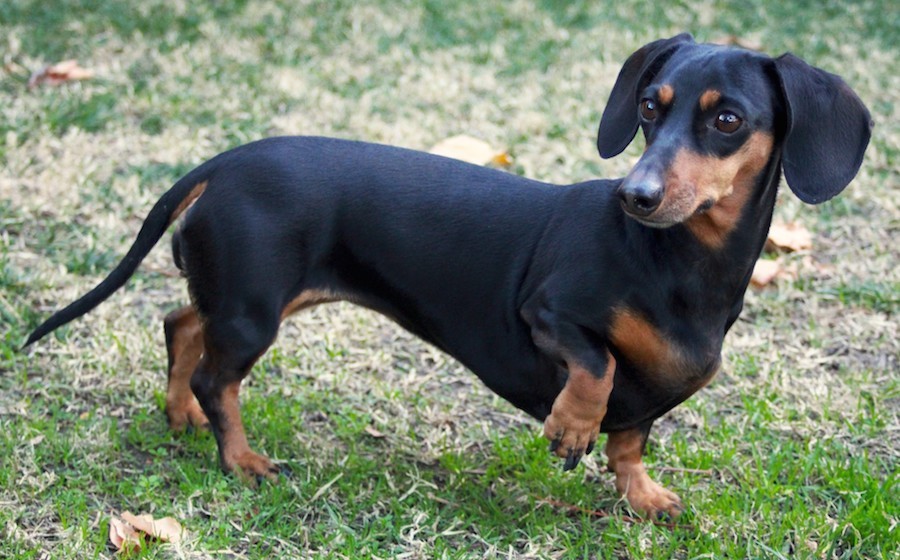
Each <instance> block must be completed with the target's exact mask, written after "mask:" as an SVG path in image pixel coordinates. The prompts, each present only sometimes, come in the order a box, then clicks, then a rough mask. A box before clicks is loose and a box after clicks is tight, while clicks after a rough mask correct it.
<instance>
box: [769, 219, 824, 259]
mask: <svg viewBox="0 0 900 560" xmlns="http://www.w3.org/2000/svg"><path fill="white" fill-rule="evenodd" d="M812 239H813V237H812V233H810V232H809V230H808V229H806V228H805V227H803V226H802V225H801V224H798V223H788V224H779V223H775V224H772V226H771V227H770V228H769V237H768V238H767V239H766V250H767V251H776V250H781V251H787V252H793V251H808V250H810V249H812Z"/></svg>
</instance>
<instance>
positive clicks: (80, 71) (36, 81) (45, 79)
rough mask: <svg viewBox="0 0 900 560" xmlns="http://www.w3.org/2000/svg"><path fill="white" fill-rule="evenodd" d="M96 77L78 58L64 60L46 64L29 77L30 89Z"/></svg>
mask: <svg viewBox="0 0 900 560" xmlns="http://www.w3.org/2000/svg"><path fill="white" fill-rule="evenodd" d="M93 77H94V72H93V70H88V69H86V68H82V67H81V66H79V65H78V61H77V60H63V61H62V62H57V63H56V64H51V65H49V66H44V67H43V68H41V69H40V70H38V71H37V72H35V73H33V74H32V75H31V77H30V78H29V79H28V89H31V88H35V87H37V86H58V85H60V84H64V83H66V82H71V81H73V80H87V79H90V78H93Z"/></svg>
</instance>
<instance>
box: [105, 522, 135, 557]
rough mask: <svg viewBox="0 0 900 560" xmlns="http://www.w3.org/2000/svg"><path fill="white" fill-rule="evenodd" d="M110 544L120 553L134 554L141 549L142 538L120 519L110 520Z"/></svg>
mask: <svg viewBox="0 0 900 560" xmlns="http://www.w3.org/2000/svg"><path fill="white" fill-rule="evenodd" d="M109 542H111V543H112V544H113V546H115V547H116V550H118V551H125V552H134V551H137V550H140V548H141V536H140V535H139V534H138V533H137V531H135V530H134V528H133V527H132V526H131V525H128V524H127V523H125V522H124V521H122V520H121V519H119V518H118V517H113V518H111V519H110V520H109Z"/></svg>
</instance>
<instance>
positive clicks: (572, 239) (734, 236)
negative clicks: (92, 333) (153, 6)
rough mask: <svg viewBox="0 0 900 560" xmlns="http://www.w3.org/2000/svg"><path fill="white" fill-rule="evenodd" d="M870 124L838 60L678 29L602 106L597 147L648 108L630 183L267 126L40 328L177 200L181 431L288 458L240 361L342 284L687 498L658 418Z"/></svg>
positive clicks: (114, 277)
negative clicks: (663, 475)
mask: <svg viewBox="0 0 900 560" xmlns="http://www.w3.org/2000/svg"><path fill="white" fill-rule="evenodd" d="M871 126H872V125H871V120H870V116H869V113H868V111H867V110H866V108H865V107H864V106H863V104H862V103H861V102H860V100H859V99H858V98H857V96H856V95H855V94H854V93H853V92H852V91H851V90H850V88H849V87H848V86H847V85H846V84H845V83H844V82H843V81H842V80H841V79H840V78H839V77H837V76H834V75H832V74H829V73H827V72H824V71H822V70H819V69H817V68H814V67H811V66H809V65H807V64H806V63H805V62H803V61H801V60H800V59H798V58H796V57H794V56H792V55H789V54H788V55H784V56H781V57H779V58H775V59H773V58H769V57H767V56H764V55H761V54H758V53H754V52H749V51H745V50H741V49H736V48H727V47H720V46H713V45H704V44H697V43H694V41H693V40H692V39H691V37H690V36H689V35H680V36H677V37H674V38H671V39H666V40H660V41H656V42H653V43H650V44H648V45H646V46H644V47H643V48H641V49H640V50H638V51H637V52H635V53H634V54H633V55H631V57H629V59H628V60H627V61H626V62H625V66H624V68H623V69H622V71H621V73H620V74H619V77H618V81H617V82H616V84H615V87H614V89H613V91H612V95H611V98H610V101H609V104H608V106H607V108H606V110H605V111H604V113H603V119H602V121H601V123H600V134H599V141H598V147H599V150H600V154H601V155H602V156H603V157H612V156H615V155H617V154H619V153H620V152H621V151H622V150H624V149H625V147H626V146H627V145H628V144H629V143H630V142H631V140H632V138H633V137H634V135H635V133H636V132H637V129H638V127H640V128H641V129H643V133H644V136H645V137H646V140H647V149H646V151H645V152H644V154H643V156H642V157H641V159H640V161H638V163H637V164H636V165H635V167H634V168H633V169H632V170H631V172H630V173H629V174H628V175H627V176H626V177H625V178H624V179H616V180H597V181H588V182H585V183H579V184H575V185H570V186H555V185H548V184H544V183H539V182H536V181H530V180H528V179H523V178H520V177H516V176H513V175H510V174H507V173H503V172H500V171H495V170H491V169H485V168H481V167H476V166H473V165H468V164H465V163H461V162H458V161H454V160H450V159H445V158H441V157H437V156H432V155H428V154H424V153H419V152H414V151H409V150H403V149H398V148H393V147H387V146H381V145H374V144H367V143H360V142H350V141H343V140H334V139H326V138H308V137H285V138H271V139H268V140H262V141H259V142H254V143H252V144H248V145H246V146H242V147H239V148H235V149H233V150H231V151H228V152H225V153H223V154H221V155H219V156H217V157H215V158H213V159H211V160H210V161H208V162H206V163H204V164H203V165H201V166H200V167H198V168H196V169H195V170H193V171H191V172H190V173H188V174H187V176H185V177H184V178H183V179H181V180H180V181H178V182H177V183H176V184H175V186H174V187H172V189H171V190H169V191H168V192H167V193H165V194H164V195H163V196H162V198H160V200H159V201H158V202H157V203H156V205H155V206H154V207H153V209H152V210H151V211H150V214H149V216H148V217H147V219H146V221H145V222H144V225H143V228H142V229H141V232H140V233H139V234H138V236H137V240H136V241H135V242H134V245H133V246H132V247H131V249H130V250H129V251H128V254H127V255H126V256H125V258H124V259H123V260H122V262H121V263H120V264H119V265H118V266H117V267H116V268H115V269H114V270H113V271H112V273H110V275H109V276H108V277H107V278H106V279H105V280H103V281H102V282H101V283H100V284H99V285H98V286H97V287H96V288H94V289H93V290H92V291H91V292H89V293H88V294H87V295H85V296H83V297H82V298H81V299H79V300H77V301H76V302H74V303H72V304H71V305H69V306H68V307H66V308H65V309H63V310H61V311H59V312H57V313H56V314H55V315H53V316H52V317H50V319H48V320H47V321H46V322H45V323H44V324H42V325H41V326H39V327H38V328H37V329H36V330H35V331H34V332H33V333H32V334H31V336H30V337H29V339H28V342H27V344H31V343H32V342H34V341H36V340H38V339H40V338H41V337H42V336H44V335H46V334H47V333H49V332H50V331H52V330H53V329H55V328H57V327H59V326H60V325H63V324H65V323H67V322H69V321H71V320H73V319H75V318H76V317H79V316H80V315H82V314H84V313H87V312H88V311H90V310H91V309H93V308H94V307H95V306H96V305H98V304H99V303H100V302H101V301H103V300H104V299H106V298H107V297H109V296H110V295H111V294H112V293H113V292H114V291H115V290H116V289H118V288H119V287H121V286H122V285H123V284H124V283H125V282H126V281H127V280H128V278H129V277H130V276H131V275H132V274H133V273H134V271H135V269H136V268H137V266H138V264H139V263H140V262H141V260H142V259H143V258H144V257H145V256H146V255H147V253H148V252H149V251H150V249H151V248H152V247H153V246H154V245H155V244H156V243H157V242H158V241H159V239H160V238H161V237H162V236H163V234H164V232H165V231H166V229H167V228H168V227H169V225H170V224H171V223H172V222H173V221H174V220H175V219H176V218H177V217H178V216H179V215H180V214H182V213H184V214H185V218H184V221H183V224H182V225H181V227H180V228H179V229H178V231H177V232H176V234H175V236H174V239H173V250H174V254H175V262H176V264H177V265H178V267H179V268H180V269H181V270H182V271H183V273H184V276H185V277H186V278H187V281H188V287H189V289H190V294H191V299H192V304H191V305H190V306H187V307H184V308H183V309H180V310H178V311H175V312H173V313H171V314H169V316H168V317H166V320H165V334H166V344H167V347H168V352H169V386H168V393H167V398H166V412H167V414H168V417H169V423H170V425H171V427H172V428H174V429H181V428H183V427H185V426H186V425H188V424H190V425H195V426H203V425H206V424H207V423H208V424H209V426H211V427H212V430H213V432H214V434H215V436H216V439H217V441H218V445H219V455H220V459H221V463H222V465H223V467H224V468H225V469H226V470H234V471H237V472H238V473H240V474H242V475H243V476H248V477H253V476H266V477H273V476H274V475H275V473H276V472H277V469H276V467H275V466H274V465H273V464H272V463H271V462H270V461H269V459H267V458H266V457H264V456H262V455H259V454H257V453H255V452H253V451H252V450H251V449H250V446H249V445H248V443H247V438H246V436H245V434H244V428H243V425H242V423H241V415H240V409H239V404H238V393H239V391H240V386H241V380H242V379H243V378H244V377H245V376H246V375H247V374H248V373H249V372H250V368H251V366H252V365H253V364H254V362H255V361H256V360H257V359H258V358H259V357H260V355H262V354H263V353H264V352H265V351H266V349H267V348H268V347H269V345H271V344H272V341H273V340H275V336H276V334H277V332H278V328H279V324H280V323H281V322H282V321H283V320H284V319H285V318H286V317H288V316H289V315H291V314H292V313H295V312H297V311H300V310H301V309H304V308H307V307H311V306H313V305H317V304H320V303H325V302H332V301H336V300H348V301H351V302H354V303H357V304H359V305H362V306H365V307H368V308H370V309H374V310H376V311H378V312H381V313H383V314H385V315H387V316H388V317H391V318H392V319H394V320H395V321H397V323H399V324H400V325H402V326H403V327H405V328H406V329H408V330H410V331H411V332H413V333H415V334H416V335H418V336H420V337H422V338H423V339H425V340H427V341H428V342H430V343H432V344H434V345H435V346H437V347H438V348H440V349H442V350H444V351H446V352H447V353H449V354H450V355H452V356H454V357H455V358H457V359H458V360H459V361H460V362H462V363H463V364H464V365H465V366H467V367H468V368H470V369H471V370H472V371H473V372H475V374H476V375H478V376H479V377H480V378H481V380H482V381H483V382H484V383H485V384H486V385H487V386H488V387H490V388H491V389H492V390H493V391H495V392H496V393H497V394H499V395H500V396H502V397H504V398H505V399H507V400H508V401H509V402H511V403H512V404H514V405H515V406H517V407H519V408H520V409H522V410H524V411H525V412H527V413H528V414H530V415H532V416H534V417H535V418H537V419H538V420H542V421H543V422H544V433H545V435H546V436H547V437H548V438H549V439H550V440H551V442H552V443H551V450H552V451H554V452H555V453H556V454H557V455H559V456H560V457H563V458H565V459H566V461H565V468H567V469H570V468H573V467H574V466H575V465H576V464H577V463H578V461H579V459H580V458H581V457H582V455H583V454H585V453H590V452H591V450H592V448H593V446H594V442H595V440H596V439H597V435H598V433H599V432H606V433H608V434H609V439H608V441H607V444H606V453H607V455H608V457H609V465H610V467H611V469H612V470H613V471H614V472H615V475H616V488H617V489H618V491H619V492H621V493H623V494H624V495H625V496H626V497H627V499H628V501H629V503H630V504H631V506H632V507H633V508H634V509H635V510H637V511H640V512H643V513H645V514H648V515H653V514H658V513H663V512H665V513H669V514H672V515H677V514H678V513H679V512H680V511H681V504H680V501H679V499H678V497H677V496H676V495H675V494H673V493H672V492H669V491H668V490H666V489H664V488H662V487H661V486H659V485H658V484H656V483H655V482H653V481H652V480H651V479H650V478H649V477H648V476H647V474H646V472H645V469H644V465H643V464H642V462H641V455H642V453H643V448H644V444H645V442H646V439H647V435H648V433H649V432H650V426H651V424H652V423H653V421H654V420H655V419H657V418H659V417H660V416H661V415H662V414H664V413H665V412H666V411H668V410H670V409H671V408H672V407H674V406H676V405H677V404H679V403H681V402H682V401H684V400H685V399H686V398H688V397H689V396H690V395H691V394H692V393H694V392H695V391H697V390H698V389H699V388H701V387H703V386H704V385H705V384H706V383H708V382H709V380H710V379H711V378H712V376H713V375H714V374H715V373H716V371H717V370H718V368H719V365H720V353H721V350H722V339H723V337H724V336H725V333H726V332H727V331H728V329H729V327H730V326H731V325H732V323H733V322H734V321H735V319H736V318H737V317H738V314H739V313H740V311H741V306H742V302H743V295H744V291H745V290H746V288H747V284H748V282H749V279H750V273H751V270H752V268H753V264H754V262H755V261H756V259H757V257H758V256H759V254H760V251H761V249H762V246H763V243H764V241H765V238H766V233H767V230H768V228H769V223H770V220H771V217H772V209H773V206H774V204H775V194H776V190H777V186H778V182H779V177H780V175H781V171H782V168H783V169H784V174H785V176H786V179H787V183H788V185H789V186H790V187H791V189H792V190H793V191H794V193H795V194H796V195H797V196H799V197H800V199H802V200H803V201H805V202H808V203H814V204H815V203H819V202H822V201H825V200H828V199H829V198H831V197H833V196H834V195H836V194H837V193H839V192H840V191H841V190H842V189H843V188H844V187H845V186H846V185H847V183H848V182H850V180H851V179H852V178H853V177H854V175H855V174H856V172H857V170H858V169H859V166H860V163H861V160H862V157H863V152H864V151H865V148H866V146H867V144H868V141H869V136H870V131H871ZM195 396H196V399H195Z"/></svg>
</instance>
